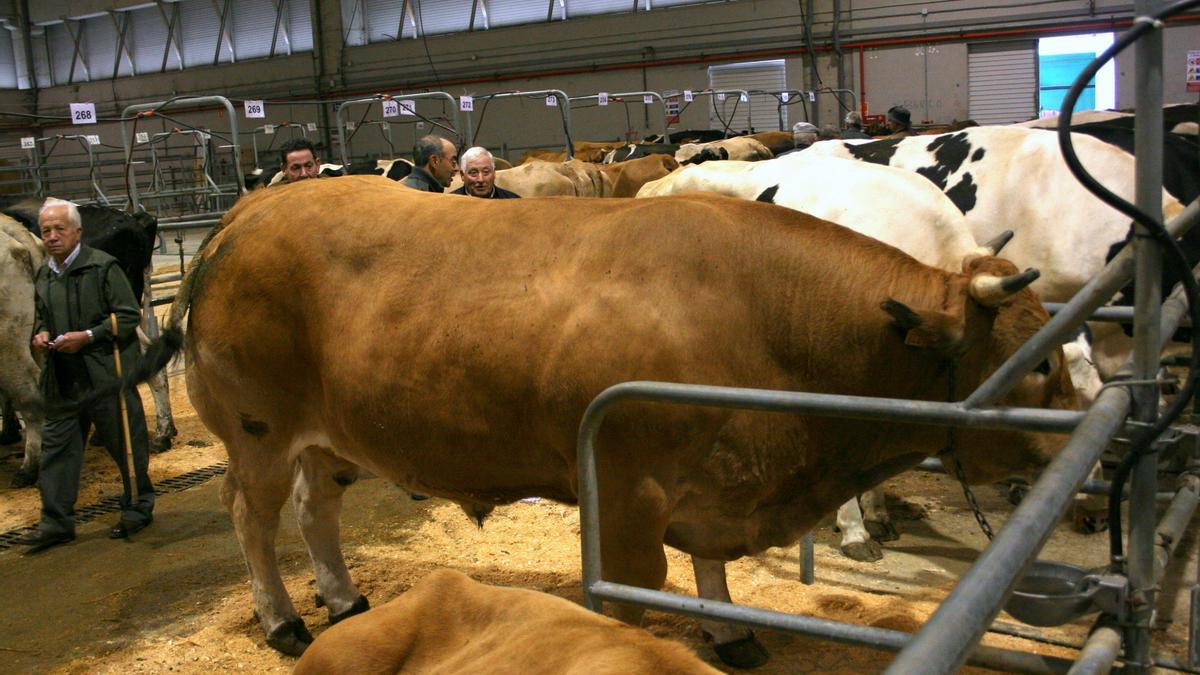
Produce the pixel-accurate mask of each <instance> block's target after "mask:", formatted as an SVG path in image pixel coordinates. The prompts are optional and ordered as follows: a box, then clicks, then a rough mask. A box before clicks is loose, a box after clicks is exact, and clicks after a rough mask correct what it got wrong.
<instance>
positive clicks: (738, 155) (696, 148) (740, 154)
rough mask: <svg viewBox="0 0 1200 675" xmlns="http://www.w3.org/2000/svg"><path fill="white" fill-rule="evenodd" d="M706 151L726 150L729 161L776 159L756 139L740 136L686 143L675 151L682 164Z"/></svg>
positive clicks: (676, 157)
mask: <svg viewBox="0 0 1200 675" xmlns="http://www.w3.org/2000/svg"><path fill="white" fill-rule="evenodd" d="M705 149H708V150H712V151H714V152H716V151H720V150H725V151H726V152H727V153H728V155H729V157H728V158H727V159H734V160H741V161H746V162H757V161H759V160H763V159H772V158H774V157H775V155H774V154H773V153H772V152H771V150H770V149H769V148H768V147H767V146H765V145H763V144H762V143H760V142H759V141H757V140H755V139H754V138H752V137H750V136H738V137H736V138H726V139H725V140H723V141H712V142H711V143H699V144H697V143H684V144H683V145H681V146H679V149H678V150H676V151H675V159H677V160H679V161H680V162H687V161H688V160H689V159H691V158H693V157H695V156H696V155H698V154H700V153H701V152H702V151H704V150H705Z"/></svg>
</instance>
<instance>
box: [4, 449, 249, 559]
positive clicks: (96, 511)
mask: <svg viewBox="0 0 1200 675" xmlns="http://www.w3.org/2000/svg"><path fill="white" fill-rule="evenodd" d="M226 465H227V463H226V462H220V463H217V464H213V465H212V466H206V467H202V468H199V469H195V470H193V471H188V472H187V473H182V474H179V475H178V476H175V477H174V478H168V479H166V480H164V481H161V482H160V483H159V484H158V485H155V486H154V494H155V495H165V494H170V493H172V492H183V491H184V490H187V489H188V488H194V487H196V486H197V485H202V484H203V483H206V482H208V480H209V479H211V478H214V477H216V476H220V475H221V474H223V473H225V467H226ZM120 510H121V498H120V497H119V496H117V495H113V496H111V497H105V498H104V499H101V500H100V501H98V502H96V503H95V504H89V505H87V506H85V507H83V508H80V509H76V510H75V524H76V525H80V524H82V523H86V522H89V521H92V520H95V519H96V518H99V517H100V516H104V515H108V514H110V513H116V512H117V511H120ZM36 527H37V525H27V526H25V527H18V528H17V529H15V530H9V531H8V532H4V533H0V551H3V550H4V549H8V548H12V547H13V546H14V544H13V540H14V539H16V538H17V537H20V536H22V535H24V534H27V533H29V532H32V531H33V530H34V529H35V528H36Z"/></svg>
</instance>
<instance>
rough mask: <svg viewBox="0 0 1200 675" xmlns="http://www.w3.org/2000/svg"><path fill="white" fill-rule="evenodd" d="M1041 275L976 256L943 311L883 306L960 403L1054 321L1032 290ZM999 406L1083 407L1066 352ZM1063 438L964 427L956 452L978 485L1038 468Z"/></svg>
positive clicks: (951, 288)
mask: <svg viewBox="0 0 1200 675" xmlns="http://www.w3.org/2000/svg"><path fill="white" fill-rule="evenodd" d="M1036 278H1037V271H1036V270H1026V271H1025V272H1020V271H1018V270H1017V268H1016V267H1015V266H1013V264H1012V263H1010V262H1008V261H1007V260H1004V259H1001V258H995V257H990V256H978V255H972V256H968V257H967V258H966V259H965V260H964V261H963V272H962V274H955V275H950V276H949V277H948V278H947V286H946V300H945V304H944V305H943V306H942V307H939V308H927V309H914V308H911V307H908V306H906V305H904V304H902V303H899V302H896V301H894V300H888V301H887V302H885V303H884V304H883V309H884V311H886V312H887V313H888V314H889V315H891V317H892V323H893V325H894V326H895V327H896V328H897V329H899V330H900V331H902V332H903V334H904V342H905V344H906V345H908V346H909V347H910V348H915V349H918V350H922V352H923V353H924V354H925V355H926V356H927V357H929V358H930V359H932V360H935V361H937V362H938V363H939V364H940V366H941V367H942V368H944V369H945V370H946V371H951V372H952V373H953V379H954V391H953V393H952V394H951V392H950V391H949V388H947V392H946V394H947V398H953V399H954V400H962V399H963V398H965V397H966V396H967V395H969V394H970V393H971V392H972V391H973V390H974V389H975V388H976V387H977V386H978V385H979V384H980V383H981V382H983V381H984V380H985V379H987V377H988V376H989V375H991V374H992V373H993V372H995V371H996V369H997V368H999V367H1000V365H1001V364H1003V363H1004V362H1005V361H1006V360H1008V358H1009V357H1010V356H1012V354H1013V353H1014V352H1016V351H1017V349H1018V348H1020V346H1021V345H1023V344H1024V343H1025V342H1026V341H1027V340H1028V339H1029V338H1030V337H1032V336H1033V334H1034V333H1036V332H1037V331H1038V330H1039V329H1040V328H1041V327H1042V325H1044V324H1045V323H1046V321H1047V320H1049V318H1050V317H1049V315H1048V314H1047V313H1046V310H1045V309H1044V308H1043V307H1042V304H1041V302H1040V301H1039V300H1038V298H1037V296H1036V295H1035V294H1034V293H1033V291H1031V290H1029V289H1028V288H1027V286H1028V285H1029V284H1031V283H1033V281H1034V280H1035V279H1036ZM999 405H1001V406H1017V407H1030V408H1057V409H1069V410H1074V409H1078V407H1079V401H1078V397H1077V395H1076V393H1075V389H1074V387H1073V386H1072V384H1071V375H1070V369H1069V368H1068V367H1067V364H1066V361H1065V359H1064V357H1063V351H1062V349H1061V348H1055V349H1054V351H1053V352H1051V353H1050V355H1049V356H1048V357H1047V358H1046V359H1044V360H1043V361H1042V362H1041V363H1040V364H1038V366H1037V367H1036V368H1035V369H1034V370H1033V371H1032V372H1030V373H1028V374H1027V375H1025V377H1024V378H1022V380H1021V381H1020V383H1018V384H1017V386H1016V387H1014V389H1013V390H1012V392H1011V393H1009V394H1008V395H1007V396H1006V397H1005V398H1004V399H1003V400H1002V401H1000V403H999ZM1065 441H1066V438H1065V437H1064V436H1059V435H1053V434H1044V433H1032V432H1020V431H995V430H973V429H959V430H958V431H957V432H956V454H957V456H958V458H959V460H960V461H961V462H962V464H963V467H964V468H965V469H966V472H967V476H968V478H969V479H970V480H971V482H973V483H978V482H986V481H991V480H998V479H1000V478H1004V477H1006V476H1009V475H1012V474H1014V473H1023V472H1026V471H1029V470H1031V469H1036V468H1039V467H1041V466H1043V465H1045V464H1046V463H1047V462H1049V461H1050V459H1051V458H1053V456H1054V455H1055V454H1056V453H1057V452H1058V450H1059V449H1061V448H1062V446H1063V444H1064V443H1065Z"/></svg>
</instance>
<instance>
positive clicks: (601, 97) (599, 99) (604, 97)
mask: <svg viewBox="0 0 1200 675" xmlns="http://www.w3.org/2000/svg"><path fill="white" fill-rule="evenodd" d="M596 103H597V104H599V105H608V92H607V91H602V92H600V93H599V94H596Z"/></svg>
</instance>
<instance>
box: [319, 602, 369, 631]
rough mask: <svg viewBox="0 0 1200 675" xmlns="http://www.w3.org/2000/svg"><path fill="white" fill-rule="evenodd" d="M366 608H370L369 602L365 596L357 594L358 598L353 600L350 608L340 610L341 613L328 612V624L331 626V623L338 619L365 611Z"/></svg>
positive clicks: (341, 619)
mask: <svg viewBox="0 0 1200 675" xmlns="http://www.w3.org/2000/svg"><path fill="white" fill-rule="evenodd" d="M368 609H371V603H369V602H367V596H365V595H360V596H358V599H357V600H355V601H354V604H353V605H350V609H347V610H346V611H344V612H342V613H341V614H334V613H333V612H330V613H329V625H331V626H332V625H333V624H335V623H337V622H339V621H343V620H345V619H349V618H350V617H352V616H354V615H356V614H362V613H363V612H365V611H367V610H368Z"/></svg>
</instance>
